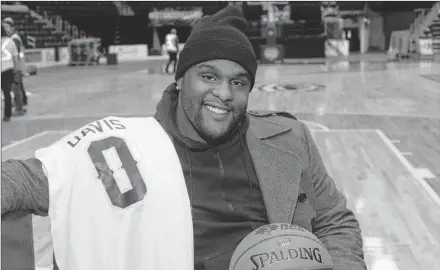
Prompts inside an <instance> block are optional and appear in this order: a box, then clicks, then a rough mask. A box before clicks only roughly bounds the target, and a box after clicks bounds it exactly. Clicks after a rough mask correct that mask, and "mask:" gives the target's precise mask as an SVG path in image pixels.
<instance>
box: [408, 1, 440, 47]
mask: <svg viewBox="0 0 440 270" xmlns="http://www.w3.org/2000/svg"><path fill="white" fill-rule="evenodd" d="M439 13H440V2H436V3H435V4H434V6H433V7H432V8H431V9H430V10H429V11H428V12H426V13H425V12H423V11H422V12H421V13H420V14H419V15H418V16H417V17H416V19H415V20H414V22H413V23H412V24H411V26H410V29H409V30H410V33H411V39H413V40H417V39H418V38H420V36H422V35H423V32H424V31H425V30H426V29H427V28H428V27H429V26H430V25H431V24H432V23H433V21H434V20H435V19H436V18H437V16H438V14H439Z"/></svg>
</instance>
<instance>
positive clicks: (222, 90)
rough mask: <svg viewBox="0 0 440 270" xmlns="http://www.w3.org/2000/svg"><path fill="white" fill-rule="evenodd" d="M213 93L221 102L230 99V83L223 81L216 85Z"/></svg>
mask: <svg viewBox="0 0 440 270" xmlns="http://www.w3.org/2000/svg"><path fill="white" fill-rule="evenodd" d="M213 93H214V95H215V96H216V97H218V98H219V99H220V100H221V101H223V102H225V101H230V100H232V89H231V84H230V83H229V82H228V81H224V82H222V84H221V85H218V86H217V87H216V88H215V89H214V91H213Z"/></svg>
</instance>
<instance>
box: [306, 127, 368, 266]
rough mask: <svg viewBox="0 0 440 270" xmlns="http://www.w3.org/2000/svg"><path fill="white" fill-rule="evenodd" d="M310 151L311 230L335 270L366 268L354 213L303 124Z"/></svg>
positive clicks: (359, 230)
mask: <svg viewBox="0 0 440 270" xmlns="http://www.w3.org/2000/svg"><path fill="white" fill-rule="evenodd" d="M303 127H304V130H305V133H306V139H307V143H308V149H309V154H310V161H309V162H310V168H311V176H312V184H313V189H314V191H315V200H314V201H313V207H314V208H315V210H316V220H315V222H314V227H313V234H315V235H316V236H317V237H318V238H319V239H320V240H321V241H322V243H323V244H324V245H325V247H326V248H327V250H328V252H329V254H330V256H331V257H332V260H333V263H334V265H335V270H346V269H350V270H361V269H362V270H364V269H367V267H366V265H365V262H364V252H363V250H362V245H363V243H362V236H361V229H360V227H359V223H358V221H357V220H356V217H355V216H354V213H353V212H352V211H351V210H349V209H347V201H346V198H345V196H344V195H343V194H342V193H341V192H339V190H338V189H337V188H336V185H335V183H334V181H333V179H332V178H331V177H330V176H329V175H328V173H327V170H326V168H325V166H324V163H323V161H322V158H321V155H320V154H319V151H318V148H317V147H316V144H315V142H314V141H313V139H312V136H311V134H310V131H309V130H308V129H307V127H305V126H304V124H303Z"/></svg>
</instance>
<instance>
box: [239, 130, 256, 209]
mask: <svg viewBox="0 0 440 270" xmlns="http://www.w3.org/2000/svg"><path fill="white" fill-rule="evenodd" d="M240 147H241V153H242V154H243V157H244V167H245V169H246V175H247V179H248V183H249V196H250V198H251V202H252V200H253V194H252V193H253V192H252V181H251V178H250V177H249V169H248V165H247V162H246V160H247V158H246V155H245V151H244V146H243V140H242V138H241V134H240Z"/></svg>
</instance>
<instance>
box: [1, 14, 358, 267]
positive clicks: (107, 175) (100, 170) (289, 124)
mask: <svg viewBox="0 0 440 270" xmlns="http://www.w3.org/2000/svg"><path fill="white" fill-rule="evenodd" d="M245 28H246V20H245V19H244V16H243V13H242V11H241V10H240V9H239V8H237V7H233V6H229V7H227V8H225V9H223V10H221V11H219V12H218V13H216V14H214V15H212V16H205V17H203V18H201V19H200V21H199V22H198V23H197V24H196V25H195V26H194V28H193V31H192V33H191V35H190V36H189V38H188V40H187V41H186V44H185V47H184V49H183V50H182V51H181V53H180V58H179V61H178V64H177V70H176V74H175V82H173V83H172V84H170V85H169V87H168V88H167V89H166V90H165V91H164V94H163V97H162V99H161V100H160V102H159V104H158V105H157V112H156V114H155V116H154V118H155V119H152V118H118V117H107V118H105V119H101V120H98V121H96V122H93V123H90V124H89V125H86V126H85V127H83V128H82V129H79V130H77V131H75V132H74V133H71V134H69V135H67V136H66V137H65V138H63V139H61V140H60V141H59V142H57V143H55V144H53V145H52V146H50V147H48V148H46V149H42V150H39V151H37V154H36V157H35V158H31V159H28V160H8V161H6V162H2V175H1V176H2V177H1V181H2V183H1V192H2V193H1V195H2V196H1V210H2V222H4V221H6V220H8V221H9V222H8V223H3V225H5V224H6V225H8V228H9V230H6V229H4V228H5V226H3V227H2V256H3V257H2V264H5V263H7V266H11V267H10V268H11V269H17V268H20V267H21V269H33V267H32V266H30V265H35V264H36V263H35V262H37V261H38V258H40V259H41V258H42V259H44V261H43V262H41V263H44V264H47V263H48V262H51V261H52V255H53V254H52V252H53V250H54V251H55V258H56V261H58V262H61V263H63V265H59V266H60V269H79V268H81V267H79V268H78V265H79V264H81V265H84V267H85V268H93V269H97V270H100V269H110V268H111V267H113V266H114V265H113V264H112V261H111V260H108V261H107V260H103V257H105V258H107V257H110V258H113V259H118V261H119V262H120V263H123V264H124V265H121V267H119V268H115V269H139V270H143V269H177V268H179V269H191V268H192V265H193V264H194V270H225V269H228V266H229V262H230V260H231V257H232V253H233V252H234V250H235V249H236V247H237V245H238V243H239V242H240V241H241V240H242V239H243V238H244V237H245V236H246V235H248V234H249V233H250V232H252V231H253V230H255V229H256V228H259V227H261V226H262V225H265V224H268V223H290V224H295V225H298V226H301V227H303V228H305V229H307V230H308V231H310V232H312V233H313V234H315V235H316V236H317V237H318V238H319V239H320V240H321V241H322V242H323V243H324V245H325V247H326V249H327V250H328V252H329V254H330V256H331V258H332V260H333V263H334V265H335V269H339V270H346V269H350V270H361V269H366V266H365V263H364V258H363V256H364V254H363V251H362V238H361V231H360V228H359V223H358V222H357V220H356V218H355V216H354V214H353V212H352V211H350V210H349V209H347V207H346V199H345V197H344V195H343V194H342V193H341V192H339V191H338V189H337V188H336V186H335V183H334V182H333V179H332V178H331V177H330V176H329V175H328V173H327V171H326V169H325V167H324V163H323V162H322V159H321V157H320V154H319V152H318V149H317V147H316V145H315V143H314V142H313V140H312V137H311V134H310V132H309V130H308V129H307V127H306V126H305V125H304V124H303V123H301V122H300V121H297V120H296V119H295V118H294V117H293V116H291V115H289V114H287V113H285V112H252V111H249V112H247V105H248V98H249V94H250V92H251V90H252V87H253V85H254V82H255V76H256V71H257V60H256V58H255V53H254V50H253V47H252V44H251V43H250V41H249V39H248V38H247V37H246V35H245V34H244V30H245ZM153 120H154V121H153ZM155 121H156V122H155ZM155 123H156V124H157V123H159V124H160V125H156V124H155ZM161 130H162V131H163V130H165V131H166V133H165V132H164V133H163V135H162V136H153V135H154V134H161V132H160V131H161ZM167 134H168V136H167ZM169 138H171V140H169ZM168 141H169V143H170V144H171V146H172V147H171V148H170V147H166V146H167V145H168V144H167V142H168ZM87 149H88V150H87ZM174 150H175V151H174ZM167 153H168V154H167ZM173 153H176V158H174V159H173V158H171V157H172V156H173ZM167 155H169V157H168V156H167ZM161 160H164V164H163V166H158V165H156V163H155V164H152V165H151V164H150V163H149V162H158V164H160V161H161ZM176 161H177V162H176ZM148 164H150V165H148ZM176 164H177V166H176ZM93 165H94V166H93ZM43 168H46V170H45V169H43ZM180 169H181V170H180ZM147 173H149V174H148V175H147V177H143V175H144V174H147ZM153 173H154V174H157V175H159V176H160V175H166V174H167V173H175V174H176V175H175V176H174V177H169V178H168V179H169V180H170V181H171V182H164V181H162V178H159V177H157V175H154V174H153ZM150 174H153V175H150ZM180 174H181V175H182V177H181V178H180V177H179V176H180ZM116 178H118V179H119V180H121V178H128V179H129V181H130V183H131V188H127V187H126V188H125V191H123V190H122V188H121V187H120V185H119V184H118V183H116ZM122 180H123V179H122ZM125 180H127V179H125ZM127 181H128V180H127ZM127 181H125V182H127ZM119 182H120V183H123V182H124V181H119ZM155 183H156V184H155ZM181 186H183V188H182V187H181ZM154 188H156V189H159V190H155V189H154ZM147 190H148V191H147ZM182 193H185V196H177V195H179V194H182ZM107 195H108V196H109V197H110V200H109V198H106V196H107ZM49 197H50V200H49ZM183 197H184V198H183ZM154 199H155V200H154ZM188 199H189V200H188ZM112 205H114V206H117V207H113V206H112ZM186 205H188V207H185V206H186ZM165 206H168V207H169V208H164V207H165ZM125 208H127V209H126V210H124V209H125ZM149 208H154V209H155V210H157V211H150V210H149ZM130 209H131V210H133V209H137V211H130ZM74 210H75V211H74ZM185 210H187V212H185ZM21 212H24V213H21ZM143 212H145V213H147V214H148V213H150V214H149V215H148V218H146V219H142V220H140V219H139V214H141V213H143ZM27 213H35V214H38V215H43V216H44V215H47V214H48V213H49V216H50V217H51V224H50V225H51V231H49V230H47V227H44V228H43V230H44V229H45V231H43V232H42V233H43V234H45V235H46V236H52V238H54V239H55V240H54V248H53V249H52V246H51V245H49V244H47V243H46V242H45V243H44V244H45V245H43V246H42V245H40V247H42V249H43V250H42V251H41V250H39V249H35V248H34V247H32V246H31V245H32V244H33V240H34V241H35V240H36V238H38V237H36V236H38V234H36V233H37V232H38V229H35V231H32V229H33V226H32V223H31V224H29V223H26V222H29V219H28V217H27V216H26V214H27ZM51 213H52V214H51ZM185 213H187V215H185ZM14 214H15V215H14ZM182 214H183V216H186V217H189V218H187V219H185V220H189V222H183V221H182ZM11 215H12V216H11ZM66 215H67V216H69V217H71V218H70V219H66V218H64V217H65V216H66ZM17 216H18V217H19V218H22V219H17ZM8 217H9V218H8ZM179 217H180V218H179ZM78 220H79V221H80V222H78ZM163 220H166V221H170V222H162V221H163ZM191 220H192V224H191ZM155 224H156V226H154V225H155ZM188 224H189V226H188V227H185V225H188ZM18 225H21V226H18ZM119 226H120V227H121V228H125V229H124V230H121V229H118V228H119ZM112 228H113V229H114V230H113V231H112V230H110V229H112ZM168 228H169V229H168ZM191 228H192V230H191ZM41 230H42V229H40V232H39V233H40V234H41ZM164 231H167V232H166V233H164ZM85 232H88V233H89V234H87V233H85ZM61 233H63V234H62V235H61V236H65V235H67V236H68V237H67V238H62V237H61V238H60V234H61ZM75 233H76V234H75ZM39 239H40V242H41V239H42V238H41V237H39ZM56 239H58V241H57V240H56ZM59 239H61V240H63V241H61V240H59ZM78 239H80V240H81V239H83V240H84V239H86V240H84V242H86V244H84V245H82V242H81V241H79V240H78ZM167 239H168V240H167ZM37 240H38V239H37ZM43 240H44V239H43ZM64 240H65V241H64ZM183 240H185V241H183ZM48 241H49V240H48ZM69 241H71V243H70V242H69ZM155 241H157V242H155ZM192 241H193V242H194V255H192V249H191V248H192V244H191V243H192ZM190 242H191V243H190ZM56 243H58V245H56ZM72 243H76V244H77V245H72ZM107 243H121V245H119V244H107ZM170 243H171V244H170ZM121 246H122V247H121ZM152 246H154V253H153V252H149V251H148V249H147V250H145V248H146V247H152ZM182 246H183V247H185V248H179V247H182ZM60 247H61V248H60ZM63 247H64V248H63ZM186 247H187V248H186ZM77 249H78V250H77ZM66 250H68V251H69V253H66ZM38 251H40V252H38ZM108 251H111V252H113V253H110V252H108ZM173 251H174V252H173ZM180 251H182V252H180ZM40 253H42V254H40ZM170 254H171V257H170ZM188 254H189V255H188ZM79 255H82V257H81V256H79ZM89 255H90V256H89ZM147 255H148V256H157V257H154V258H153V259H151V260H150V259H148V258H149V257H147ZM178 255H181V256H180V257H179V256H178ZM188 256H189V257H190V258H191V260H189V259H188ZM60 258H61V259H60ZM142 258H147V259H145V260H143V259H142ZM170 258H171V259H170ZM25 259H26V260H25ZM192 259H194V263H193V262H192ZM155 261H158V262H163V263H165V264H164V265H162V267H158V266H156V267H154V265H153V266H152V265H150V264H153V263H154V262H155ZM142 262H143V263H144V264H142ZM182 262H186V263H187V264H188V262H189V263H190V266H189V267H186V268H185V267H184V266H183V263H182ZM75 263H76V264H78V265H76V264H75ZM92 263H94V264H92ZM170 263H176V264H177V265H179V266H178V267H177V268H176V267H170V266H169V265H168V264H170ZM90 265H93V267H92V266H90ZM109 265H111V267H109ZM2 266H4V265H2ZM18 266H20V267H18ZM62 266H64V267H62ZM99 266H100V267H99ZM187 266H188V265H187ZM69 267H70V268H69ZM84 267H83V268H84ZM295 267H296V266H295V261H294V260H292V265H291V269H296V268H295ZM5 268H8V267H5ZM316 269H319V268H316Z"/></svg>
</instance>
